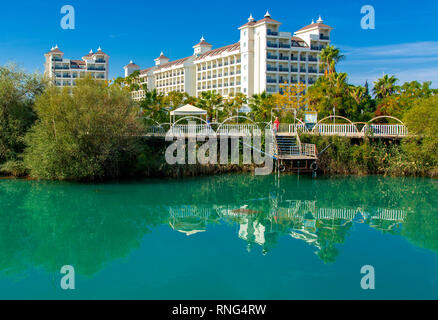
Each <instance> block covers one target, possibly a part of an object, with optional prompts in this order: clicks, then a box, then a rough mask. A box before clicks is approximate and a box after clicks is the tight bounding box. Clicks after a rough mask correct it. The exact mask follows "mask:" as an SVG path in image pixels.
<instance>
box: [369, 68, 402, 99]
mask: <svg viewBox="0 0 438 320" xmlns="http://www.w3.org/2000/svg"><path fill="white" fill-rule="evenodd" d="M397 81H398V79H397V78H396V77H395V76H388V75H387V74H386V75H384V76H383V78H380V79H378V80H377V81H376V82H374V89H373V92H374V94H375V95H376V97H377V98H378V99H383V98H386V97H389V96H391V95H393V94H394V93H395V92H396V91H397V90H398V87H397V86H396V85H395V84H396V83H397Z"/></svg>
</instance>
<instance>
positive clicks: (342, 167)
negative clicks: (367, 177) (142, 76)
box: [0, 47, 438, 180]
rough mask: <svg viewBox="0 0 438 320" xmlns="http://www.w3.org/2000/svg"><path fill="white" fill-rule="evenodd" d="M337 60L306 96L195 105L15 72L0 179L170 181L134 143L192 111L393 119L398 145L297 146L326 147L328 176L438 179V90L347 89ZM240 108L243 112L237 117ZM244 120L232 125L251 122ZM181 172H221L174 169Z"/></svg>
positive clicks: (286, 119)
mask: <svg viewBox="0 0 438 320" xmlns="http://www.w3.org/2000/svg"><path fill="white" fill-rule="evenodd" d="M343 58H344V57H343V56H342V55H341V53H340V52H339V50H338V49H336V48H334V47H328V48H326V49H324V50H323V51H322V52H321V59H322V61H324V63H323V69H324V70H323V71H324V75H323V76H321V77H319V78H318V80H317V81H316V82H315V84H313V85H312V86H310V87H308V88H307V87H306V86H304V85H303V84H300V83H298V84H293V83H284V84H281V85H280V89H281V90H280V92H279V93H276V94H273V95H271V94H268V93H267V92H263V93H260V94H255V95H253V96H252V97H250V98H248V97H246V96H245V95H244V94H241V93H238V94H236V95H234V96H230V97H222V96H220V95H219V94H218V93H216V92H215V91H209V92H202V93H201V94H200V96H199V97H192V96H190V95H188V94H187V93H182V92H170V93H169V94H167V95H164V94H161V93H158V92H157V91H156V90H147V89H148V88H147V87H145V86H142V85H141V84H140V82H139V73H138V72H136V73H134V74H132V75H131V76H129V77H127V78H126V79H121V78H119V79H116V80H115V81H110V82H102V81H100V82H98V81H95V80H93V79H91V78H87V79H80V80H78V81H77V87H74V88H64V89H62V90H61V89H59V88H55V87H52V86H49V85H47V83H46V82H45V81H44V79H43V78H42V77H40V76H37V75H29V74H26V73H25V72H23V71H21V70H19V69H17V68H16V67H14V66H4V67H0V171H1V172H2V173H3V174H4V175H14V176H30V177H32V178H38V179H57V180H95V179H107V178H117V177H126V176H131V175H135V176H138V175H153V174H157V172H159V174H161V173H162V172H168V171H169V170H171V169H169V168H164V167H162V166H161V167H157V166H156V163H157V162H159V161H161V160H162V159H163V153H164V150H161V149H160V150H158V149H156V148H155V149H154V148H149V147H145V143H144V141H143V142H141V139H139V137H140V136H141V135H142V134H143V133H144V132H145V130H146V127H148V126H151V125H156V124H157V123H166V122H168V121H169V113H170V112H171V111H172V110H175V109H176V108H178V107H179V106H181V105H183V104H192V105H195V106H197V107H199V108H202V109H204V110H206V111H207V113H208V117H209V118H210V121H211V122H217V123H220V122H222V121H224V120H225V119H227V118H229V117H232V116H237V115H240V116H245V119H251V120H252V121H254V122H257V123H261V124H266V123H269V122H270V121H272V117H276V116H278V117H280V121H281V122H282V123H292V122H294V121H296V119H295V116H296V118H298V119H303V118H304V114H305V112H307V111H316V112H318V116H319V119H322V118H324V117H326V116H329V115H333V114H336V115H339V116H344V117H347V118H349V119H350V120H352V121H354V122H361V123H366V122H368V121H370V120H371V119H373V118H375V117H379V116H393V117H397V118H399V119H401V120H402V121H403V122H404V123H405V124H406V125H407V126H408V128H409V131H410V133H411V135H410V137H409V138H405V139H403V140H402V141H401V142H400V143H398V142H392V143H390V142H382V141H380V140H377V139H371V138H370V139H365V140H364V141H362V140H361V141H355V140H351V139H343V138H338V137H333V138H327V137H315V136H308V137H307V136H303V137H302V141H303V142H311V143H314V144H316V145H317V147H318V150H319V151H321V150H324V149H325V148H326V147H327V146H330V147H329V148H328V149H327V150H326V151H325V152H324V153H323V154H322V155H321V157H320V160H319V162H320V163H319V167H320V169H321V170H322V171H323V172H325V173H328V174H386V175H421V176H437V175H438V156H437V154H438V152H437V151H438V135H437V131H436V124H437V123H438V90H437V89H432V87H431V83H430V82H425V83H419V82H416V81H413V82H408V83H404V84H401V85H398V80H397V79H396V78H395V77H394V76H389V75H385V76H383V77H382V78H381V79H378V80H377V81H376V82H375V83H374V85H373V86H372V87H370V85H369V84H368V82H366V83H365V84H364V85H363V86H360V85H352V84H350V83H349V82H348V75H347V74H346V73H340V72H337V70H336V63H337V62H339V61H340V60H342V59H343ZM139 89H143V90H145V95H144V98H142V99H141V100H140V101H133V100H132V99H131V97H130V96H131V93H132V91H135V90H139ZM246 106H248V107H249V108H248V109H249V110H246V111H243V109H245V107H246ZM293 110H295V111H293ZM247 111H249V112H247ZM245 119H244V118H240V119H239V120H238V121H239V122H240V123H242V122H249V120H245ZM236 121H237V120H236ZM382 121H387V120H382ZM161 148H164V147H163V146H161ZM160 168H161V169H162V170H161V169H160ZM180 170H183V171H184V170H185V171H188V172H191V171H193V170H194V171H196V172H198V171H199V172H204V171H205V170H206V171H208V172H218V171H221V170H219V169H217V168H213V169H212V168H208V170H207V169H205V168H202V170H201V169H199V170H198V169H197V168H195V169H193V170H192V168H191V169H188V168H186V167H181V166H179V167H178V171H180ZM227 170H233V171H234V170H235V168H234V167H233V168H231V167H230V168H227ZM194 174H195V172H191V173H190V175H194ZM165 175H167V174H165ZM169 175H170V176H172V174H169ZM177 176H179V174H177Z"/></svg>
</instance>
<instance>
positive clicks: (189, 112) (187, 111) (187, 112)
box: [170, 104, 207, 116]
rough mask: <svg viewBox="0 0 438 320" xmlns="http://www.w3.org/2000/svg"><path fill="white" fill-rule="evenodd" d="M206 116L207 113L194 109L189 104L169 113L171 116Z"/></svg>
mask: <svg viewBox="0 0 438 320" xmlns="http://www.w3.org/2000/svg"><path fill="white" fill-rule="evenodd" d="M206 114H207V111H205V110H202V109H199V108H197V107H194V106H192V105H191V104H186V105H185V106H183V107H180V108H178V109H176V110H174V111H172V112H171V113H170V115H171V116H204V115H206Z"/></svg>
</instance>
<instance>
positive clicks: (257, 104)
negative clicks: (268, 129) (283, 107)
mask: <svg viewBox="0 0 438 320" xmlns="http://www.w3.org/2000/svg"><path fill="white" fill-rule="evenodd" d="M274 106H275V99H274V96H272V95H270V94H267V93H266V91H264V92H262V93H260V94H254V95H253V96H252V98H251V100H250V103H249V107H250V108H251V115H252V116H253V117H254V120H255V121H259V122H263V121H264V122H267V121H269V120H270V118H271V111H272V108H274Z"/></svg>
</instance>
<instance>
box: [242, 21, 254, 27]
mask: <svg viewBox="0 0 438 320" xmlns="http://www.w3.org/2000/svg"><path fill="white" fill-rule="evenodd" d="M256 23H257V21H255V20H254V21H248V22H247V23H245V24H244V25H243V26H241V27H240V28H243V27H246V26H253V25H255V24H256Z"/></svg>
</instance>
